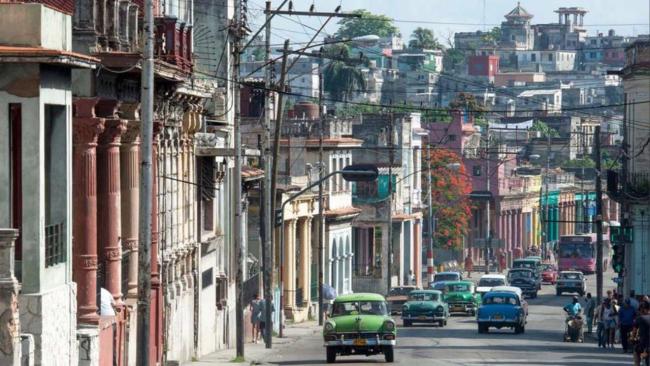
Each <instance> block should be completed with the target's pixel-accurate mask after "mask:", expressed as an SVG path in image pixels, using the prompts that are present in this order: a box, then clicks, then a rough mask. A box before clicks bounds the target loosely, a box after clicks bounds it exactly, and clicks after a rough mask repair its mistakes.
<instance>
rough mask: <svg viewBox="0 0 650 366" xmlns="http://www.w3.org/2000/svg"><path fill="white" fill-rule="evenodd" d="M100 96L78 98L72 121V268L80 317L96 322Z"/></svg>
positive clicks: (91, 322)
mask: <svg viewBox="0 0 650 366" xmlns="http://www.w3.org/2000/svg"><path fill="white" fill-rule="evenodd" d="M96 104H97V99H78V100H75V102H74V106H75V117H74V120H73V126H72V129H73V144H74V149H73V152H74V153H73V163H72V168H73V188H72V192H73V205H74V206H73V213H74V216H73V229H72V230H73V238H74V240H73V269H72V278H73V280H74V282H76V283H77V319H78V321H79V323H81V324H97V323H98V322H99V316H98V315H97V292H98V291H97V156H96V149H97V137H98V136H99V134H100V133H102V131H104V120H103V119H102V118H97V117H95V110H94V109H95V105H96Z"/></svg>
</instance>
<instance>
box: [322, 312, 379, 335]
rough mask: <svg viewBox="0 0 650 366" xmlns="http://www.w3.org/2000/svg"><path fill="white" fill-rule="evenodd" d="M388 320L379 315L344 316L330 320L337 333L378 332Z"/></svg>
mask: <svg viewBox="0 0 650 366" xmlns="http://www.w3.org/2000/svg"><path fill="white" fill-rule="evenodd" d="M389 319H390V318H389V317H387V316H381V315H344V316H337V317H335V318H332V321H333V322H334V323H335V324H336V331H337V332H379V331H381V330H382V328H383V324H384V322H385V321H386V320H389Z"/></svg>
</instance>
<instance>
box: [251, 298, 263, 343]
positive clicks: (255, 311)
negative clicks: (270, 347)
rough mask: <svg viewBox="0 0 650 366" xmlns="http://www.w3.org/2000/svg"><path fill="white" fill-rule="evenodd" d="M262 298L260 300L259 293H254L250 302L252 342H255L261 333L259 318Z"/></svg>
mask: <svg viewBox="0 0 650 366" xmlns="http://www.w3.org/2000/svg"><path fill="white" fill-rule="evenodd" d="M261 302H262V300H260V294H255V296H254V297H253V300H251V304H250V312H251V323H252V324H253V343H257V341H258V340H259V339H260V337H261V335H262V328H261V327H260V319H261V316H262V313H261V311H260V310H261V309H262V304H261Z"/></svg>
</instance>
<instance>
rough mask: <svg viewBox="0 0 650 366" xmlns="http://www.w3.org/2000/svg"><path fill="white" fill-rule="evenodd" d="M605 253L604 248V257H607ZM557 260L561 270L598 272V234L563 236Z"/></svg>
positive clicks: (558, 248)
mask: <svg viewBox="0 0 650 366" xmlns="http://www.w3.org/2000/svg"><path fill="white" fill-rule="evenodd" d="M604 247H605V245H603V248H604ZM605 253H606V252H605V250H603V258H606V255H605ZM557 261H558V263H557V264H558V268H559V270H560V271H570V270H578V271H582V273H585V274H587V273H594V272H596V234H583V235H564V236H561V237H560V240H559V242H558V247H557ZM603 269H604V268H603Z"/></svg>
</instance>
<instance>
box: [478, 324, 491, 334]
mask: <svg viewBox="0 0 650 366" xmlns="http://www.w3.org/2000/svg"><path fill="white" fill-rule="evenodd" d="M488 329H489V327H488V326H486V325H484V324H479V325H478V333H479V334H485V333H488Z"/></svg>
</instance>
